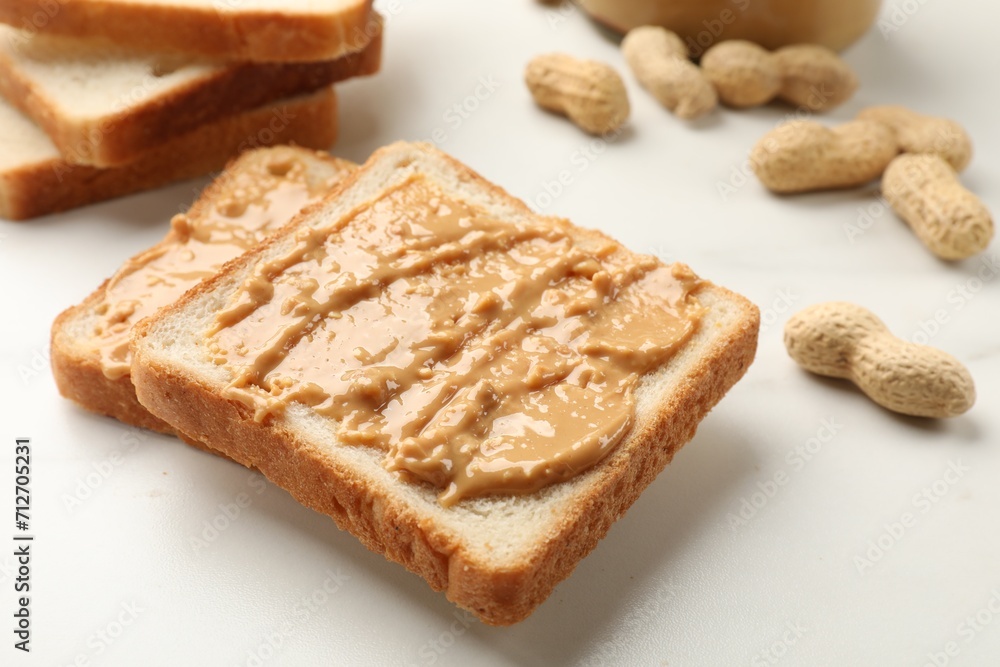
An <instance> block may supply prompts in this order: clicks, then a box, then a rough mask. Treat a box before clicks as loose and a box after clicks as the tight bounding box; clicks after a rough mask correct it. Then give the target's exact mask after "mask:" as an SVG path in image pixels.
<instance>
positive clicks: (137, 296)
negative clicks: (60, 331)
mask: <svg viewBox="0 0 1000 667" xmlns="http://www.w3.org/2000/svg"><path fill="white" fill-rule="evenodd" d="M261 171H262V172H263V173H252V174H244V175H243V176H244V177H240V178H237V179H235V182H230V183H227V184H226V187H227V189H229V190H230V192H231V193H232V194H231V197H229V198H228V199H227V200H225V201H222V202H220V203H219V204H218V205H216V206H215V207H213V208H212V209H211V210H210V211H209V212H207V214H204V215H197V216H187V215H178V216H175V217H174V218H173V220H172V221H171V231H170V234H169V235H168V236H167V238H166V239H165V240H164V241H163V242H162V243H160V244H158V245H156V246H154V247H153V248H151V249H150V250H148V251H147V252H145V253H143V254H141V255H139V256H137V257H134V258H132V259H131V260H129V261H128V262H127V263H126V264H125V265H124V266H122V268H121V269H120V270H119V271H118V273H117V274H115V276H114V277H113V278H112V279H111V280H110V281H109V282H108V283H107V285H106V286H105V288H104V300H103V302H102V303H101V305H100V307H99V308H98V310H97V314H98V322H97V324H96V325H95V329H94V331H93V336H92V338H91V340H92V341H93V344H94V345H95V346H96V348H97V351H98V352H99V354H100V357H101V368H102V370H103V371H104V375H105V376H106V377H107V378H108V379H111V380H116V379H119V378H121V377H124V376H125V375H128V373H129V369H130V367H131V355H130V353H129V333H130V332H131V330H132V327H133V326H134V325H135V324H136V323H137V322H138V321H139V320H141V319H143V318H144V317H148V316H150V315H152V314H153V313H155V312H156V311H157V310H159V309H160V308H161V307H163V306H165V305H167V304H170V303H172V302H174V301H176V300H177V299H178V298H179V297H180V296H181V295H182V294H184V292H186V291H187V290H188V289H190V288H191V287H194V286H195V285H197V284H198V283H199V282H201V281H202V280H204V279H205V278H207V277H209V276H212V275H214V274H215V273H217V272H218V270H219V269H220V268H222V265H223V264H225V263H226V262H228V261H229V260H231V259H233V258H235V257H239V256H240V255H242V254H243V253H244V252H246V251H247V250H248V249H249V248H252V247H253V246H254V245H256V244H257V243H259V242H260V241H261V240H263V239H264V238H265V237H266V236H267V235H268V233H270V232H273V231H274V230H276V229H277V228H278V227H281V226H282V225H284V224H285V223H287V222H288V221H290V220H291V219H292V217H294V216H295V214H296V213H298V212H299V211H300V210H301V209H302V208H303V207H304V206H305V205H306V204H308V203H310V202H311V201H315V200H317V199H319V197H320V196H321V195H323V194H324V193H326V192H328V191H329V188H330V187H331V186H332V185H333V183H334V182H335V181H336V180H337V179H339V178H340V177H341V175H342V172H338V174H337V175H336V176H335V177H333V178H331V179H329V180H322V179H320V180H319V181H318V182H314V183H312V182H310V179H309V176H308V173H307V166H306V165H305V164H304V163H302V162H298V161H290V160H284V159H280V158H272V161H271V163H269V164H268V165H267V167H266V168H262V169H261Z"/></svg>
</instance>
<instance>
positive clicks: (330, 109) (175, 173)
mask: <svg viewBox="0 0 1000 667" xmlns="http://www.w3.org/2000/svg"><path fill="white" fill-rule="evenodd" d="M337 129H338V123H337V97H336V95H335V93H334V91H333V89H332V88H325V89H323V90H321V91H319V92H316V93H311V94H309V95H302V96H299V97H295V98H292V99H288V100H279V101H277V102H272V103H270V104H266V105H264V106H263V107H260V108H258V109H254V110H252V111H246V112H243V113H240V114H236V115H234V116H229V117H226V118H222V119H220V120H217V121H214V122H212V123H209V124H207V125H203V126H201V127H199V128H196V129H194V130H193V131H191V132H188V133H187V134H183V135H179V136H176V137H174V138H173V139H172V140H171V141H168V142H167V143H165V144H162V145H161V146H158V147H157V148H154V149H152V150H150V151H148V152H147V153H145V154H143V155H142V156H141V157H140V158H139V159H137V160H136V161H134V162H132V163H129V164H126V165H124V166H121V167H111V168H107V169H101V168H98V167H87V166H83V165H77V164H70V163H68V162H66V161H65V160H64V159H63V158H62V157H61V156H60V154H59V151H58V150H57V149H56V147H55V146H54V145H53V144H52V142H51V141H50V140H49V138H48V136H46V134H45V133H44V132H42V131H41V130H40V129H39V128H38V127H37V126H36V125H34V124H33V123H32V122H31V121H30V120H28V119H27V118H25V117H24V116H23V115H22V114H21V112H19V111H18V110H17V109H15V108H14V107H12V106H10V105H9V104H7V103H6V102H5V101H3V100H2V99H0V217H2V218H7V219H10V220H25V219H28V218H34V217H38V216H41V215H47V214H49V213H55V212H58V211H66V210H69V209H72V208H76V207H78V206H84V205H86V204H92V203H95V202H99V201H104V200H107V199H113V198H115V197H121V196H123V195H127V194H132V193H134V192H139V191H141V190H147V189H150V188H156V187H160V186H163V185H166V184H168V183H172V182H174V181H180V180H185V179H188V178H194V177H196V176H202V175H204V174H208V173H210V172H213V171H217V170H218V169H221V168H222V167H223V166H224V165H225V164H226V162H227V161H229V159H230V158H232V157H234V156H235V155H237V154H239V153H240V152H242V151H243V150H246V149H248V148H254V147H258V146H270V145H273V144H280V143H294V144H298V145H300V146H306V147H308V148H315V149H327V148H329V147H330V146H332V145H333V144H334V142H335V141H336V139H337Z"/></svg>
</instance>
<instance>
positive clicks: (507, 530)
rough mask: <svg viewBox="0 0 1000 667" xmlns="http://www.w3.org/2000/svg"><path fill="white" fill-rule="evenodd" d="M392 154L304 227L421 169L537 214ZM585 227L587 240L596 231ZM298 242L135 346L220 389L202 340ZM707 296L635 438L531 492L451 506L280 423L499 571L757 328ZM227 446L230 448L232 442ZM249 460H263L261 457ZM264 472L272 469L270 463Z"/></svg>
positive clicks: (460, 176) (476, 195)
mask: <svg viewBox="0 0 1000 667" xmlns="http://www.w3.org/2000/svg"><path fill="white" fill-rule="evenodd" d="M383 154H384V156H385V157H384V158H383V159H380V160H374V162H370V163H369V165H367V166H366V168H365V169H364V170H363V174H362V175H361V176H360V177H358V178H357V179H356V180H349V181H348V182H347V183H346V184H345V185H344V186H343V189H342V190H340V191H339V192H338V193H336V195H335V196H333V197H331V198H330V199H329V200H327V202H325V203H324V204H321V205H318V206H316V207H314V208H313V209H312V210H311V211H307V212H306V213H304V214H303V215H301V217H300V220H299V223H300V224H302V225H310V226H313V227H323V226H325V225H327V224H330V223H332V222H334V221H335V220H337V219H339V218H340V217H342V216H344V215H347V214H348V213H350V212H351V211H352V210H353V209H355V208H356V207H358V206H362V205H364V204H365V203H366V202H368V201H370V200H372V199H374V198H376V197H378V196H379V195H380V194H381V193H382V192H384V191H385V190H386V189H388V188H391V187H392V186H393V185H395V184H398V183H402V182H404V181H405V180H406V179H408V178H409V177H410V175H411V174H413V173H416V172H419V173H422V174H425V175H426V176H427V177H428V178H430V179H431V180H433V181H435V182H436V183H437V184H438V185H439V186H440V187H441V188H442V189H443V190H444V191H445V192H447V193H448V194H449V195H450V196H453V197H456V198H459V199H461V200H464V201H465V202H467V203H470V204H472V205H474V206H476V207H479V208H481V209H483V210H485V211H486V212H488V213H489V214H491V215H493V216H496V217H499V218H502V219H509V220H514V219H530V218H532V217H536V216H535V214H534V213H532V212H531V211H530V210H529V209H528V208H527V207H526V206H524V205H523V204H522V203H521V202H519V201H517V200H514V199H513V198H511V197H510V196H509V195H507V194H506V193H504V192H503V191H502V190H500V189H498V188H491V187H487V188H484V187H483V183H482V181H479V180H477V179H475V178H473V177H472V176H471V175H470V173H469V172H466V171H464V170H462V169H459V168H456V166H455V165H454V164H453V163H450V162H443V161H441V160H440V159H438V158H437V157H436V156H435V155H433V154H431V153H429V152H428V151H427V150H424V149H422V148H419V147H416V148H415V147H409V146H399V145H397V146H395V147H392V148H391V149H384V153H383ZM579 231H580V237H581V240H582V242H584V243H585V242H586V241H587V237H588V236H590V235H592V234H593V233H592V232H588V231H586V230H579ZM594 236H595V237H597V238H603V237H599V235H594ZM293 243H294V241H293V239H292V237H291V236H290V235H288V236H285V237H283V238H278V239H275V240H273V241H272V243H271V244H270V245H267V246H265V247H264V248H262V249H260V250H258V251H257V252H256V253H251V255H250V256H245V257H244V259H243V261H241V262H239V263H237V264H236V265H233V266H231V267H230V270H229V271H228V272H227V273H226V274H224V275H223V276H220V277H217V278H216V279H215V280H214V281H213V282H212V283H210V284H209V285H208V286H206V289H205V290H204V291H201V292H199V293H198V294H195V295H192V294H190V293H189V295H188V297H190V298H188V299H187V300H186V302H185V303H183V304H182V305H181V307H178V308H174V309H172V310H171V311H170V312H166V313H163V314H162V315H161V316H160V317H158V318H157V320H156V321H155V323H154V325H153V326H151V327H150V328H149V330H148V333H147V334H145V335H142V336H141V338H140V339H139V340H134V341H133V345H134V347H140V348H141V349H142V357H143V363H144V364H147V365H155V366H160V367H162V368H163V369H169V370H164V371H163V372H171V373H179V374H184V375H186V376H190V377H191V378H192V380H193V381H195V382H197V383H200V384H202V385H204V386H205V387H208V388H210V389H211V390H213V391H214V392H216V393H221V390H222V388H223V387H224V386H225V385H226V384H227V383H228V382H229V381H230V379H231V377H230V375H229V371H228V370H227V369H226V368H225V367H221V366H216V365H214V364H213V363H211V362H210V361H209V360H208V356H207V354H206V351H205V349H204V347H203V345H202V343H203V337H204V332H205V331H207V330H208V329H209V328H211V326H212V325H213V323H214V321H215V320H214V318H215V314H216V313H217V312H218V311H219V310H221V309H222V308H224V307H225V306H226V305H227V303H228V301H229V298H230V296H231V295H232V294H233V293H234V291H235V290H237V289H238V288H239V286H240V284H241V283H242V282H243V280H244V279H245V278H247V277H248V276H249V275H250V274H251V272H252V271H253V267H254V265H255V264H256V263H257V262H259V261H266V260H267V259H268V258H271V257H275V256H278V255H280V254H282V253H283V252H285V251H287V250H288V249H289V248H290V247H291V246H292V245H293ZM698 298H699V299H700V300H701V302H702V303H703V304H704V305H705V306H706V307H707V312H706V314H705V316H704V318H703V320H702V322H701V324H700V327H699V330H698V332H697V333H696V334H695V336H694V337H693V338H692V339H691V340H690V341H689V343H688V344H687V345H686V346H684V347H683V349H681V351H680V352H679V353H678V354H677V355H676V356H675V357H673V358H672V359H671V361H670V362H669V363H667V364H666V365H664V366H663V367H662V368H660V369H659V370H657V371H656V372H654V373H652V374H649V375H648V376H647V377H645V378H644V379H643V381H642V383H641V386H640V389H639V391H638V395H637V415H636V423H635V426H634V428H633V429H632V431H631V434H630V435H629V436H628V437H627V438H626V440H625V441H624V442H623V443H621V444H620V445H619V446H618V448H617V449H616V450H615V452H613V453H612V454H611V455H610V456H609V457H608V458H607V459H605V461H604V462H603V463H602V464H600V465H598V466H596V467H595V468H593V469H591V470H590V471H589V472H586V473H583V474H581V475H579V476H577V477H576V478H574V479H573V480H571V481H569V482H566V483H562V484H556V485H552V486H549V487H547V488H545V489H543V490H541V491H538V492H536V493H533V494H530V495H523V496H488V497H482V498H475V499H467V500H464V501H462V502H460V503H458V504H457V505H455V506H452V507H449V508H447V509H446V508H443V507H441V506H440V505H439V504H438V502H437V499H436V498H437V493H438V491H437V490H436V489H433V488H430V487H429V486H427V485H418V484H411V483H402V482H400V480H399V479H398V478H397V477H396V476H395V475H394V474H392V473H389V472H387V471H386V470H385V469H384V468H383V466H382V460H383V458H384V453H383V452H382V451H379V450H374V449H366V448H362V447H356V446H349V445H344V444H342V443H340V442H338V441H337V439H336V438H335V436H334V433H335V428H334V427H335V424H332V423H330V421H329V420H328V419H327V418H325V417H321V416H319V415H317V414H316V413H315V412H313V411H312V410H311V409H309V408H307V407H305V406H301V405H299V406H293V407H292V408H291V409H289V410H288V411H287V412H286V415H285V417H284V419H283V420H281V423H280V424H277V425H275V426H274V428H280V429H284V430H286V431H288V432H292V433H294V434H295V437H296V440H297V441H298V446H300V447H304V448H306V449H308V450H309V454H310V455H311V456H313V457H315V458H317V459H318V460H325V461H328V462H330V463H331V464H337V465H341V466H343V465H346V466H347V467H349V468H350V469H352V471H353V472H354V473H355V474H356V476H357V477H358V478H360V479H362V480H363V481H364V483H365V484H366V485H368V486H370V487H371V488H372V489H377V491H378V495H381V496H384V497H385V498H386V499H388V500H390V501H398V502H400V503H402V504H403V505H405V506H408V507H411V508H413V509H414V510H415V511H416V512H417V513H418V514H419V515H420V517H422V518H424V519H426V520H429V521H431V522H433V524H435V525H436V526H437V527H439V528H440V529H442V530H444V531H446V532H447V533H450V534H451V535H452V536H453V537H454V538H455V540H456V541H457V542H458V543H460V544H461V545H462V548H463V549H464V550H465V554H464V555H465V557H467V558H470V559H472V560H477V561H481V562H489V563H490V564H491V565H492V566H493V567H494V568H495V569H498V570H503V569H516V568H518V567H521V566H523V564H524V563H525V561H527V560H530V559H531V558H532V557H533V554H535V553H537V550H538V545H539V544H544V543H545V541H546V540H547V539H549V538H550V537H553V536H555V535H557V534H558V532H559V526H560V525H561V524H562V523H563V522H564V521H565V519H566V517H567V516H568V515H569V514H571V513H572V512H573V511H578V510H579V507H580V501H581V498H583V497H584V496H587V495H588V494H590V493H591V492H592V491H593V490H594V488H595V485H598V484H599V483H600V481H601V479H602V475H603V474H604V470H605V468H606V467H607V464H608V463H610V462H612V461H613V460H614V459H615V458H616V457H619V458H620V457H628V456H629V455H630V452H631V451H632V450H633V449H634V447H636V446H649V447H656V446H657V443H655V442H646V441H647V440H648V439H649V437H650V436H649V433H650V430H651V425H652V423H653V422H654V421H655V420H656V419H657V417H658V415H659V413H660V412H661V411H662V410H663V409H665V406H666V407H667V408H669V405H670V402H671V396H673V395H675V394H676V393H677V392H679V391H681V390H683V389H684V388H685V387H684V384H685V383H689V382H691V381H692V378H693V377H694V376H696V375H697V371H698V370H699V366H700V365H701V364H702V363H703V361H704V359H705V357H706V355H709V354H711V352H712V348H713V346H718V345H721V344H724V342H725V340H726V337H727V336H730V337H731V336H732V334H733V331H735V330H737V329H740V328H741V327H746V326H749V324H748V319H752V318H748V310H749V309H751V308H752V307H750V306H749V305H748V304H747V302H746V301H745V300H743V299H742V298H740V297H736V296H735V295H733V294H731V293H729V292H726V291H725V290H721V289H719V288H714V287H711V286H709V287H705V288H703V289H702V290H701V291H700V293H699V294H698ZM141 398H142V394H141V393H140V399H141ZM221 449H222V450H223V451H226V449H225V447H224V446H223V447H221ZM227 453H228V452H227ZM259 456H260V459H261V460H263V459H266V458H267V457H268V453H267V452H259ZM244 463H248V464H253V465H256V464H257V463H258V461H244ZM262 469H264V470H265V473H266V472H267V470H266V466H264V467H263V468H262Z"/></svg>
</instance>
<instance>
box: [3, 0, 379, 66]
mask: <svg viewBox="0 0 1000 667" xmlns="http://www.w3.org/2000/svg"><path fill="white" fill-rule="evenodd" d="M229 4H235V5H236V6H238V4H239V3H227V2H221V3H215V5H214V6H213V7H197V6H195V7H191V6H180V7H169V6H167V7H165V6H157V5H151V4H144V3H136V4H129V3H123V2H115V1H114V0H89V1H88V2H65V1H63V2H60V3H59V6H58V7H57V8H56V11H55V12H44V13H42V15H43V17H44V20H39V19H38V18H37V16H38V14H39V11H38V10H39V7H38V0H5V1H4V2H3V3H0V21H2V22H3V23H7V24H9V25H12V26H14V27H17V28H24V29H28V30H30V31H32V32H45V33H51V34H58V35H65V36H72V37H94V36H100V37H102V38H104V39H106V40H108V41H111V42H113V43H115V44H121V45H125V46H133V47H136V48H141V49H145V50H152V51H164V52H172V53H181V54H187V55H199V56H204V57H207V58H216V59H222V60H233V61H251V62H312V61H319V60H331V59H334V58H339V57H340V56H343V55H345V54H348V53H350V52H353V51H357V50H360V49H362V48H364V46H365V45H366V44H367V43H368V42H367V39H370V38H371V33H372V32H373V30H374V28H372V25H373V23H374V22H375V21H377V20H378V19H377V18H376V17H377V16H378V15H377V13H376V12H375V11H374V9H373V6H372V5H373V0H359V1H358V2H355V3H354V5H353V6H352V7H349V8H347V9H345V10H343V11H340V12H338V13H336V14H325V15H324V14H313V15H308V14H300V15H290V14H287V13H282V12H281V11H276V10H271V11H244V12H238V11H229V10H228V9H227V5H229Z"/></svg>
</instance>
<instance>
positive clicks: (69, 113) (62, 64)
mask: <svg viewBox="0 0 1000 667" xmlns="http://www.w3.org/2000/svg"><path fill="white" fill-rule="evenodd" d="M381 54H382V40H381V33H379V34H378V36H376V38H375V39H374V40H372V41H371V42H370V43H369V44H368V45H366V46H365V48H364V49H363V50H361V51H358V52H355V53H351V54H348V55H346V56H344V57H342V58H340V59H337V60H332V61H325V62H316V63H304V64H291V65H275V64H247V63H240V64H224V63H218V62H208V61H203V60H194V59H190V58H188V59H185V58H177V57H168V56H163V55H155V54H149V53H145V52H137V51H131V50H126V49H123V48H120V47H97V46H95V45H94V44H93V43H92V42H89V41H83V40H75V39H69V38H59V37H50V36H46V35H36V36H34V37H30V36H27V35H26V34H25V33H23V32H20V31H17V30H14V29H13V28H9V27H7V26H3V25H0V95H3V96H4V97H6V98H7V100H8V101H9V102H10V103H12V104H14V105H15V106H17V107H18V108H19V109H20V110H21V111H22V112H24V114H25V115H27V116H28V117H30V118H32V119H33V120H34V121H35V122H36V123H37V124H38V125H39V126H40V127H41V128H42V129H43V130H45V132H46V133H47V134H48V135H49V137H50V138H51V139H52V141H53V143H55V145H56V146H57V147H58V148H59V151H60V152H61V153H62V154H63V157H64V158H65V159H66V160H67V161H69V162H74V163H78V164H86V165H90V166H95V167H115V166H120V165H122V164H127V163H128V162H132V161H134V160H135V159H136V158H138V157H139V156H140V155H142V154H143V153H146V152H148V151H149V150H151V149H153V148H155V147H156V146H158V145H161V144H163V143H166V142H167V141H169V140H170V139H171V138H172V137H174V136H177V135H179V134H184V133H186V132H189V131H190V130H193V129H194V128H196V127H198V126H199V125H203V124H205V123H208V122H212V121H214V120H217V119H220V118H223V117H225V116H229V115H232V114H234V113H239V112H240V111H247V110H249V109H254V108H257V107H260V106H261V105H264V104H267V103H268V102H271V101H274V100H277V99H282V98H285V97H291V96H293V95H299V94H302V93H307V92H312V91H314V90H318V89H320V88H323V87H325V86H328V85H330V84H332V83H335V82H337V81H342V80H344V79H348V78H351V77H356V76H364V75H368V74H374V73H375V72H377V71H378V69H379V67H380V65H381Z"/></svg>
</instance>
